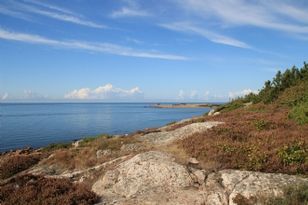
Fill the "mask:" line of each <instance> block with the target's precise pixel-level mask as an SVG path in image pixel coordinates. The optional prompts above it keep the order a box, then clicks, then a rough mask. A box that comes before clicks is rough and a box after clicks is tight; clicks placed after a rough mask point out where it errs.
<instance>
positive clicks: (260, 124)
mask: <svg viewBox="0 0 308 205" xmlns="http://www.w3.org/2000/svg"><path fill="white" fill-rule="evenodd" d="M254 124H255V127H256V128H257V130H259V131H261V130H266V129H268V128H269V127H270V123H269V122H267V121H265V120H257V121H255V123H254Z"/></svg>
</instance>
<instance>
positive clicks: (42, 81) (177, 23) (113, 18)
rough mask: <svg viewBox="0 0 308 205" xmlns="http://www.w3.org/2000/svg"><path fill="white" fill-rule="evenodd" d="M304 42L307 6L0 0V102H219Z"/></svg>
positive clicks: (253, 88) (269, 71)
mask: <svg viewBox="0 0 308 205" xmlns="http://www.w3.org/2000/svg"><path fill="white" fill-rule="evenodd" d="M307 45H308V2H307V1H306V0H299V1H291V0H285V1H284V0H280V1H278V0H259V1H248V0H247V1H244V0H219V1H211V0H164V1H154V0H147V1H141V0H117V1H116V0H92V1H88V0H74V1H72V0H61V1H60V0H53V1H51V0H49V1H48V0H41V1H39V0H0V100H1V101H106V102H109V101H216V102H217V101H226V100H229V99H230V98H234V97H236V96H239V95H243V94H246V93H249V92H257V90H258V89H259V88H261V87H262V85H263V83H264V81H265V80H267V79H271V78H272V77H273V76H274V75H275V73H276V71H277V70H278V69H280V70H284V69H286V68H288V67H291V66H293V65H296V66H301V65H302V63H303V62H304V61H307V54H308V46H307Z"/></svg>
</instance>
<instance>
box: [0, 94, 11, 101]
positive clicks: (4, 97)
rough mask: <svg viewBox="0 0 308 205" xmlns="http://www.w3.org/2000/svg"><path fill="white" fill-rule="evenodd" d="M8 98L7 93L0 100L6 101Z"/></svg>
mask: <svg viewBox="0 0 308 205" xmlns="http://www.w3.org/2000/svg"><path fill="white" fill-rule="evenodd" d="M8 97H9V94H8V93H4V94H3V95H2V96H1V97H0V99H1V100H6V99H8Z"/></svg>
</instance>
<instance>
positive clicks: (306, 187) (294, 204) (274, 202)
mask: <svg viewBox="0 0 308 205" xmlns="http://www.w3.org/2000/svg"><path fill="white" fill-rule="evenodd" d="M303 204H308V184H300V185H298V186H290V187H286V188H285V189H284V197H272V198H270V199H266V200H264V205H303Z"/></svg>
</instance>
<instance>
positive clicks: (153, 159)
mask: <svg viewBox="0 0 308 205" xmlns="http://www.w3.org/2000/svg"><path fill="white" fill-rule="evenodd" d="M192 183H193V182H192V180H191V177H190V174H189V172H188V170H187V169H186V168H185V167H184V166H183V165H180V164H178V163H176V162H174V161H173V159H172V158H171V157H170V156H169V155H167V154H164V153H162V152H157V151H150V152H145V153H142V154H138V155H136V156H135V157H133V158H131V159H129V160H128V161H125V162H123V163H121V164H120V165H119V166H118V167H117V168H116V169H115V170H111V171H107V172H106V174H105V175H104V176H103V178H102V179H100V180H98V181H97V182H96V183H95V184H94V185H93V187H92V190H93V191H94V192H95V193H97V194H98V195H103V194H104V192H112V193H114V194H117V195H120V196H123V197H125V198H129V197H132V196H134V195H138V194H141V193H144V192H153V191H154V192H155V190H159V191H162V190H164V191H166V192H168V191H172V190H176V189H179V188H184V187H187V186H190V185H192Z"/></svg>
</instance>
